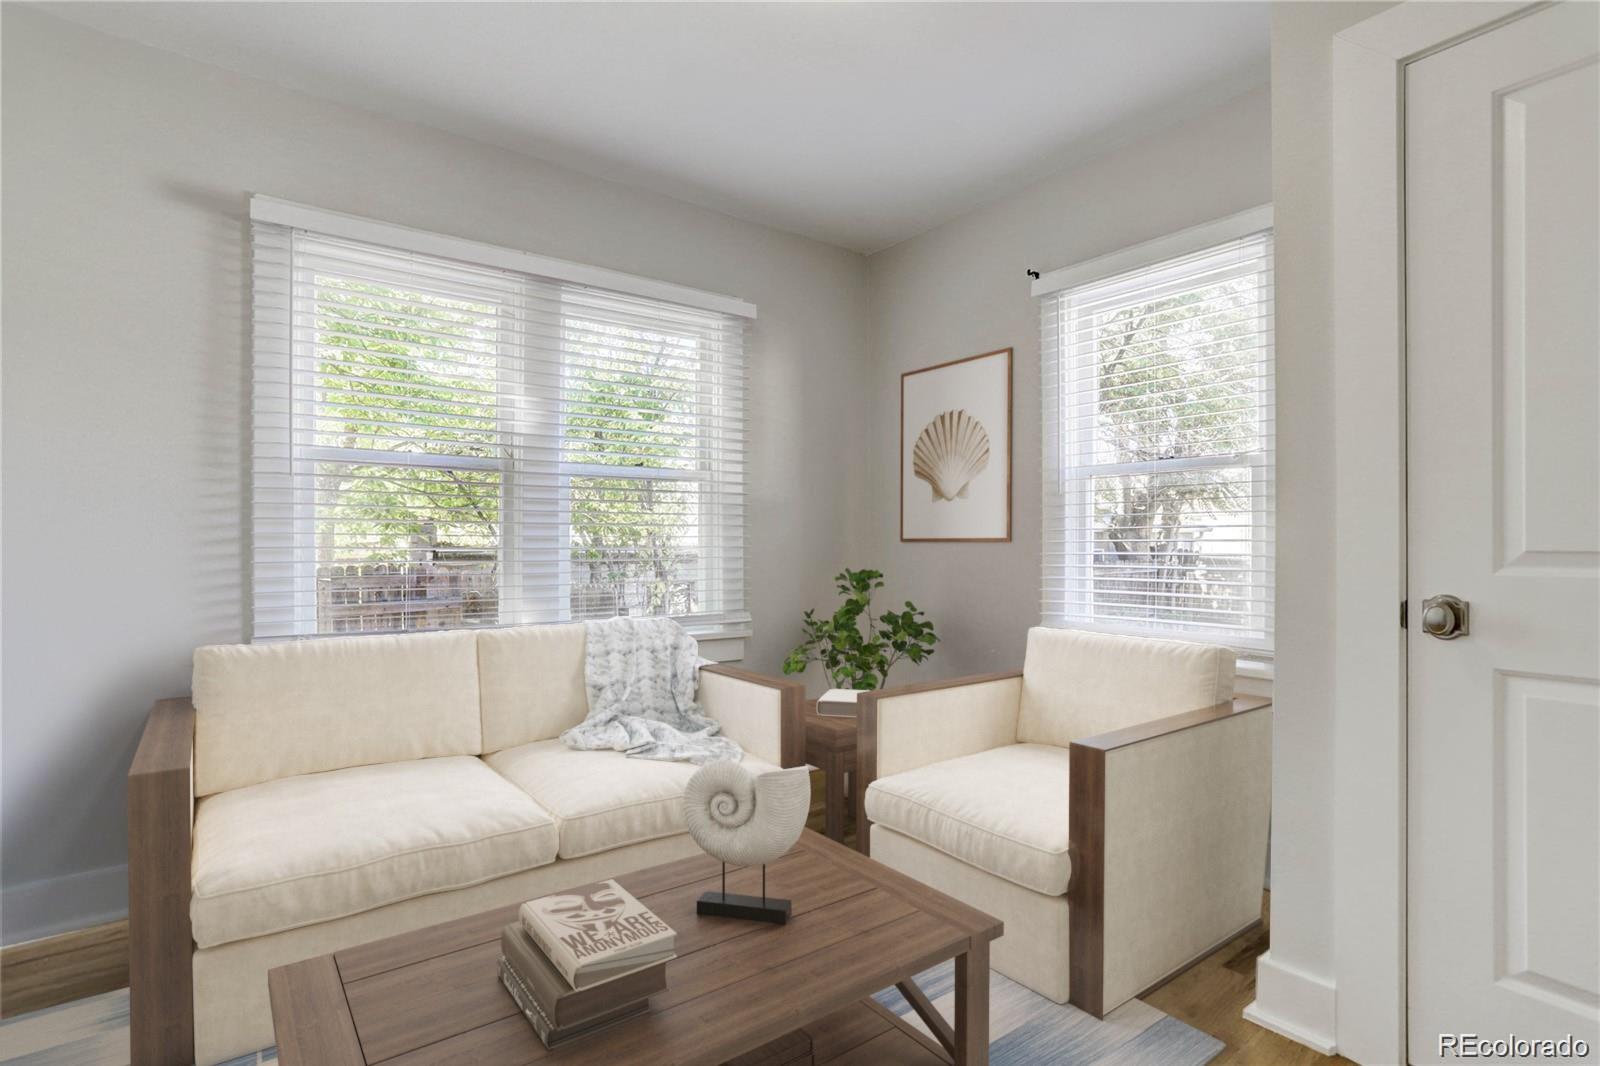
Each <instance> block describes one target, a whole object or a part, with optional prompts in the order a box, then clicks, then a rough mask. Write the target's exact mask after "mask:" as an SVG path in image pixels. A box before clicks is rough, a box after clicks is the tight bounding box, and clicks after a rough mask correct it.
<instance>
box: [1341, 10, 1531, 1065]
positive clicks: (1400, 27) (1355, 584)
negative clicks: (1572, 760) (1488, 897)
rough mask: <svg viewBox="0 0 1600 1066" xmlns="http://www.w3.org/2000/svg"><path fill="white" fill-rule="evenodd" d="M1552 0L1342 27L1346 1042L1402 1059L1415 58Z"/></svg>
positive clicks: (1370, 1057) (1345, 1046) (1380, 1056)
mask: <svg viewBox="0 0 1600 1066" xmlns="http://www.w3.org/2000/svg"><path fill="white" fill-rule="evenodd" d="M1547 6H1549V5H1548V4H1546V3H1536V4H1531V5H1530V4H1526V3H1483V4H1436V3H1429V2H1426V0H1422V2H1417V0H1412V2H1408V3H1403V4H1400V5H1399V6H1397V7H1393V8H1390V9H1389V10H1387V11H1384V12H1381V13H1379V14H1377V15H1375V16H1373V17H1372V18H1369V19H1366V20H1365V21H1362V22H1359V23H1357V24H1356V25H1354V26H1351V27H1349V28H1348V29H1345V30H1343V31H1342V32H1340V33H1338V34H1336V35H1335V36H1334V39H1333V68H1332V69H1333V82H1332V87H1333V110H1332V130H1333V142H1332V147H1333V172H1332V191H1333V294H1334V343H1333V357H1334V372H1333V378H1334V405H1335V407H1334V410H1335V417H1334V455H1335V469H1336V476H1335V478H1334V507H1335V514H1336V518H1335V523H1334V528H1335V543H1336V544H1337V545H1338V547H1339V550H1338V553H1337V555H1336V557H1335V559H1334V561H1333V562H1334V577H1335V590H1336V592H1335V597H1334V617H1335V628H1334V635H1335V640H1334V655H1333V661H1334V678H1335V692H1334V771H1333V796H1332V797H1331V800H1332V803H1333V844H1332V848H1333V855H1332V865H1331V871H1332V873H1333V875H1334V877H1335V889H1334V913H1333V915H1332V920H1333V933H1334V935H1333V944H1334V960H1333V963H1334V980H1335V988H1336V1043H1337V1047H1338V1049H1339V1052H1340V1053H1341V1054H1343V1055H1345V1056H1347V1057H1349V1058H1351V1059H1354V1060H1356V1061H1357V1062H1405V1061H1407V1044H1406V945H1407V941H1406V633H1405V630H1403V629H1401V628H1400V624H1399V622H1400V605H1401V602H1402V601H1403V600H1404V599H1405V596H1406V362H1405V359H1406V356H1405V321H1406V319H1405V69H1406V66H1407V65H1408V64H1410V63H1412V62H1414V61H1416V60H1418V59H1421V58H1423V57H1424V56H1427V55H1429V54H1432V53H1434V52H1437V51H1439V50H1441V49H1444V48H1447V47H1449V46H1451V45H1453V44H1457V43H1459V42H1460V41H1462V40H1464V39H1466V38H1468V37H1472V36H1476V35H1478V34H1480V33H1484V32H1486V31H1488V30H1491V29H1494V28H1495V27H1497V26H1499V25H1501V24H1503V23H1505V22H1508V21H1510V20H1512V19H1515V18H1520V17H1522V16H1524V15H1527V14H1529V13H1531V12H1533V11H1536V10H1538V9H1540V8H1542V7H1547Z"/></svg>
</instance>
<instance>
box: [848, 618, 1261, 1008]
mask: <svg viewBox="0 0 1600 1066" xmlns="http://www.w3.org/2000/svg"><path fill="white" fill-rule="evenodd" d="M1234 671H1235V663H1234V656H1233V653H1232V652H1230V651H1228V650H1226V649H1224V648H1217V647H1211V646H1206V645H1200V644H1186V643H1180V642H1177V641H1166V640H1149V639H1142V638H1136V637H1122V636H1110V635H1106V634H1099V633H1086V632H1081V631H1073V630H1063V629H1043V628H1038V629H1033V630H1031V631H1030V632H1029V634H1028V647H1027V655H1026V659H1025V661H1024V665H1023V669H1022V672H1021V673H1016V674H995V675H989V676H984V677H975V678H962V679H960V680H956V681H948V682H940V683H934V684H922V685H909V686H906V687H904V688H896V689H888V690H884V691H880V692H875V693H871V694H867V695H863V696H862V697H861V699H860V701H859V710H860V716H859V721H858V728H859V730H860V732H859V736H858V745H857V756H858V766H857V773H856V788H857V796H856V800H857V805H856V809H857V810H858V811H864V812H865V816H866V819H865V821H864V822H863V824H862V825H861V827H860V828H859V830H858V834H857V840H858V844H859V846H860V847H862V848H863V850H867V851H868V853H869V854H870V855H871V856H872V857H873V858H874V859H876V860H878V861H880V862H883V863H885V864H887V865H889V866H892V867H894V868H895V869H897V870H899V871H900V872H902V873H905V874H908V875H910V876H912V877H915V878H916V879H917V880H919V881H921V882H923V883H924V884H927V885H931V886H932V887H934V888H937V889H939V890H941V891H943V892H946V893H948V894H950V895H952V896H955V897H956V898H958V899H961V900H963V901H965V902H967V903H969V904H971V905H973V906H975V907H977V908H979V909H980V910H983V911H985V912H987V913H989V914H993V915H995V916H996V917H998V918H1000V919H1001V920H1002V921H1004V922H1005V924H1006V931H1007V934H1008V935H1007V936H1006V937H1005V938H1004V939H1002V940H999V941H996V942H995V944H994V956H993V965H994V968H995V969H997V970H999V971H1000V972H1001V973H1003V974H1006V975H1007V976H1009V977H1011V978H1012V979H1014V980H1016V981H1019V982H1020V983H1022V984H1024V985H1027V986H1028V987H1029V988H1032V989H1034V990H1035V991H1037V992H1039V993H1040V994H1042V995H1045V996H1048V997H1049V998H1050V999H1053V1000H1055V1001H1056V1002H1058V1003H1062V1002H1067V1001H1068V1000H1070V1001H1071V1002H1072V1003H1073V1004H1075V1005H1077V1006H1078V1007H1081V1008H1082V1009H1084V1010H1087V1011H1089V1012H1090V1013H1092V1014H1094V1015H1096V1016H1097V1017H1103V1016H1104V1015H1105V1014H1106V1013H1107V1012H1108V1011H1110V1010H1112V1009H1113V1008H1115V1007H1116V1006H1118V1005H1119V1004H1121V1003H1123V1002H1125V1001H1127V1000H1128V999H1131V998H1133V997H1134V996H1137V995H1139V994H1140V993H1141V992H1143V991H1145V990H1147V989H1148V988H1150V987H1151V986H1153V985H1155V984H1158V983H1160V982H1161V981H1162V980H1163V979H1165V978H1166V977H1168V976H1170V975H1171V974H1173V973H1174V972H1176V971H1177V970H1180V969H1182V968H1183V967H1184V966H1186V965H1187V964H1188V963H1189V962H1191V961H1193V960H1194V959H1195V958H1197V957H1198V956H1200V955H1203V954H1205V953H1206V952H1208V951H1209V950H1210V949H1212V948H1213V947H1215V946H1217V945H1218V944H1219V943H1221V942H1223V941H1225V940H1227V939H1229V938H1230V937H1232V936H1234V935H1236V934H1237V933H1238V932H1240V931H1241V930H1242V929H1244V928H1246V927H1248V926H1250V925H1251V924H1253V923H1254V922H1257V921H1259V920H1260V916H1261V891H1262V883H1263V879H1264V874H1265V869H1266V849H1267V821H1268V804H1269V796H1270V781H1271V730H1272V719H1271V711H1270V702H1269V701H1267V700H1264V699H1239V700H1235V699H1234V698H1233V683H1234Z"/></svg>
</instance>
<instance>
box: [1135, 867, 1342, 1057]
mask: <svg viewBox="0 0 1600 1066" xmlns="http://www.w3.org/2000/svg"><path fill="white" fill-rule="evenodd" d="M1271 910H1272V902H1271V893H1268V892H1263V893H1262V901H1261V918H1262V922H1261V924H1260V925H1259V926H1257V927H1256V928H1255V929H1252V930H1250V931H1249V932H1247V933H1245V934H1243V935H1242V936H1238V937H1235V938H1234V939H1232V940H1230V941H1228V942H1227V943H1226V944H1224V945H1222V947H1220V948H1218V949H1217V950H1216V951H1213V952H1212V953H1211V954H1210V955H1207V956H1206V957H1205V958H1203V959H1201V960H1200V961H1199V962H1198V963H1196V964H1195V965H1193V966H1191V967H1190V968H1189V969H1187V970H1185V971H1184V972H1183V973H1181V974H1179V975H1178V976H1177V977H1174V978H1173V979H1172V980H1170V981H1168V982H1167V983H1166V984H1164V985H1162V986H1161V987H1160V988H1158V989H1156V990H1155V991H1154V992H1150V993H1147V994H1146V995H1144V996H1141V997H1140V998H1141V999H1143V1000H1144V1001H1145V1002H1146V1003H1148V1004H1150V1005H1151V1006H1152V1007H1155V1008H1156V1009H1157V1010H1160V1011H1164V1012H1166V1013H1167V1014H1170V1015H1172V1016H1173V1017H1174V1018H1176V1019H1178V1020H1179V1021H1180V1022H1188V1023H1189V1024H1190V1025H1192V1026H1194V1027H1195V1028H1196V1029H1199V1030H1200V1031H1201V1032H1204V1033H1210V1034H1211V1035H1212V1036H1214V1037H1216V1038H1217V1039H1218V1040H1220V1041H1222V1042H1223V1043H1224V1044H1226V1045H1227V1049H1226V1050H1225V1051H1223V1053H1222V1054H1220V1055H1218V1056H1217V1057H1216V1058H1214V1059H1212V1060H1211V1066H1241V1064H1249V1066H1346V1064H1349V1063H1350V1060H1349V1059H1346V1058H1344V1057H1342V1056H1338V1055H1335V1056H1331V1057H1330V1056H1328V1055H1323V1054H1321V1053H1320V1052H1317V1051H1313V1050H1311V1049H1310V1048H1308V1047H1306V1046H1305V1045H1303V1044H1297V1043H1295V1042H1294V1041H1293V1040H1290V1039H1289V1038H1288V1037H1283V1036H1279V1035H1278V1034H1277V1033H1274V1032H1272V1031H1271V1030H1270V1029H1263V1028H1261V1026H1259V1025H1256V1024H1254V1023H1253V1022H1247V1021H1245V1020H1244V1014H1243V1012H1244V1009H1245V1007H1247V1006H1249V1005H1250V1003H1251V1001H1252V1000H1254V999H1255V998H1256V959H1257V958H1258V957H1260V956H1261V954H1262V953H1263V952H1265V951H1266V950H1267V937H1268V931H1269V929H1270V927H1271V925H1272V914H1271Z"/></svg>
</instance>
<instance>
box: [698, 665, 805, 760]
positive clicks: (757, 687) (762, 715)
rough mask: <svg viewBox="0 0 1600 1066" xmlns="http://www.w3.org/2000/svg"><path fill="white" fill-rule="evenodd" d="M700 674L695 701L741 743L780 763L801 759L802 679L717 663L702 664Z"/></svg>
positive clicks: (802, 733) (802, 720) (802, 730)
mask: <svg viewBox="0 0 1600 1066" xmlns="http://www.w3.org/2000/svg"><path fill="white" fill-rule="evenodd" d="M708 675H709V677H708ZM700 678H701V680H700V705H701V706H702V707H703V708H704V709H705V712H706V713H707V714H708V715H710V716H711V717H712V718H715V719H716V720H717V721H718V722H719V723H721V725H722V730H723V732H724V733H726V734H727V735H728V736H729V737H731V738H733V739H734V740H736V741H738V742H739V746H740V747H742V748H744V749H745V750H746V751H748V752H750V753H751V754H753V755H755V756H757V757H758V758H762V759H766V760H767V761H768V762H775V763H777V764H778V765H779V766H785V767H788V766H804V765H805V762H806V724H805V718H804V715H805V710H806V686H805V684H804V682H800V681H783V680H780V679H778V678H775V677H767V676H766V675H765V674H757V673H752V672H751V671H749V670H740V669H739V668H738V667H735V666H724V665H722V664H720V663H717V664H713V665H709V666H702V667H701V668H700Z"/></svg>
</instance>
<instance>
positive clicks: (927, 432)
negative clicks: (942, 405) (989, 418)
mask: <svg viewBox="0 0 1600 1066" xmlns="http://www.w3.org/2000/svg"><path fill="white" fill-rule="evenodd" d="M988 465H989V431H988V430H986V429H984V428H983V423H982V422H979V421H978V420H977V419H976V418H973V417H972V416H971V415H969V414H967V412H965V411H942V412H940V413H939V414H937V415H934V416H933V421H932V422H929V423H928V424H927V425H926V426H923V427H922V432H921V433H919V434H917V443H916V444H915V445H913V446H912V448H911V472H912V473H913V474H915V475H916V476H917V477H919V478H921V479H922V480H923V481H926V482H927V483H928V485H929V486H930V487H931V488H932V489H933V499H934V501H935V502H938V501H939V500H954V499H956V498H957V497H961V498H963V499H964V498H965V497H966V495H967V486H968V485H970V484H971V483H972V479H973V478H975V477H977V476H978V475H979V474H980V473H982V472H983V468H984V467H986V466H988Z"/></svg>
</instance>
